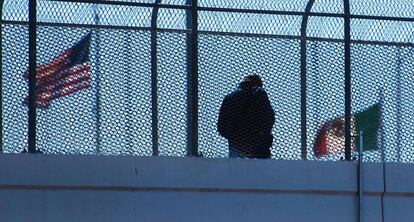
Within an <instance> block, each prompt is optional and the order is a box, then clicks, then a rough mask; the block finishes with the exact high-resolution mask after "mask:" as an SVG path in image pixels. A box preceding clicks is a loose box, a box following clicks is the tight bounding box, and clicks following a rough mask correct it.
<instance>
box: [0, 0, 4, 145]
mask: <svg viewBox="0 0 414 222" xmlns="http://www.w3.org/2000/svg"><path fill="white" fill-rule="evenodd" d="M3 3H4V1H3V0H0V22H1V25H3ZM0 110H1V115H0V130H1V131H0V132H3V32H2V31H1V32H0ZM2 152H3V134H1V136H0V153H2Z"/></svg>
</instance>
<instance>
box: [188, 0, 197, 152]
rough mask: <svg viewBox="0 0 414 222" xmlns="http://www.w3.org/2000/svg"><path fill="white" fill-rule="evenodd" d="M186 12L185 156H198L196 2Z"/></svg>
mask: <svg viewBox="0 0 414 222" xmlns="http://www.w3.org/2000/svg"><path fill="white" fill-rule="evenodd" d="M187 4H191V7H190V11H189V12H187V29H189V30H191V31H190V33H189V34H187V56H188V58H187V71H188V74H187V155H188V156H198V21H197V20H198V11H197V4H198V2H197V0H187Z"/></svg>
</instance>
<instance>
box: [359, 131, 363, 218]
mask: <svg viewBox="0 0 414 222" xmlns="http://www.w3.org/2000/svg"><path fill="white" fill-rule="evenodd" d="M363 146H364V132H363V131H362V130H361V131H359V149H358V210H359V211H358V216H359V222H363V221H364V214H363V213H364V210H363V209H364V205H363V204H364V190H363V189H364V187H363V185H364V184H363V167H362V164H363V161H362V152H363V150H364V149H363Z"/></svg>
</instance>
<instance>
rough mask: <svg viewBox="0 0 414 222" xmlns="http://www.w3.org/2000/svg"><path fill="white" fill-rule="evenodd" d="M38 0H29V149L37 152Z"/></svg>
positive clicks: (31, 151)
mask: <svg viewBox="0 0 414 222" xmlns="http://www.w3.org/2000/svg"><path fill="white" fill-rule="evenodd" d="M36 1H37V0H29V104H28V105H29V113H28V120H29V121H28V130H29V132H28V151H29V152H30V153H35V152H36Z"/></svg>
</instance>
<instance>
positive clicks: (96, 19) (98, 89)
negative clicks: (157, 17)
mask: <svg viewBox="0 0 414 222" xmlns="http://www.w3.org/2000/svg"><path fill="white" fill-rule="evenodd" d="M98 6H99V5H98V4H94V8H93V9H94V23H95V25H99V24H100V17H99V8H98ZM95 32H96V66H95V73H96V85H95V87H96V89H95V95H96V100H95V101H96V103H95V115H96V153H97V154H100V153H101V142H102V138H101V112H100V109H101V101H100V100H101V84H100V83H101V78H100V72H101V70H100V57H101V55H100V41H101V39H100V34H99V29H96V30H95Z"/></svg>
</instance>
